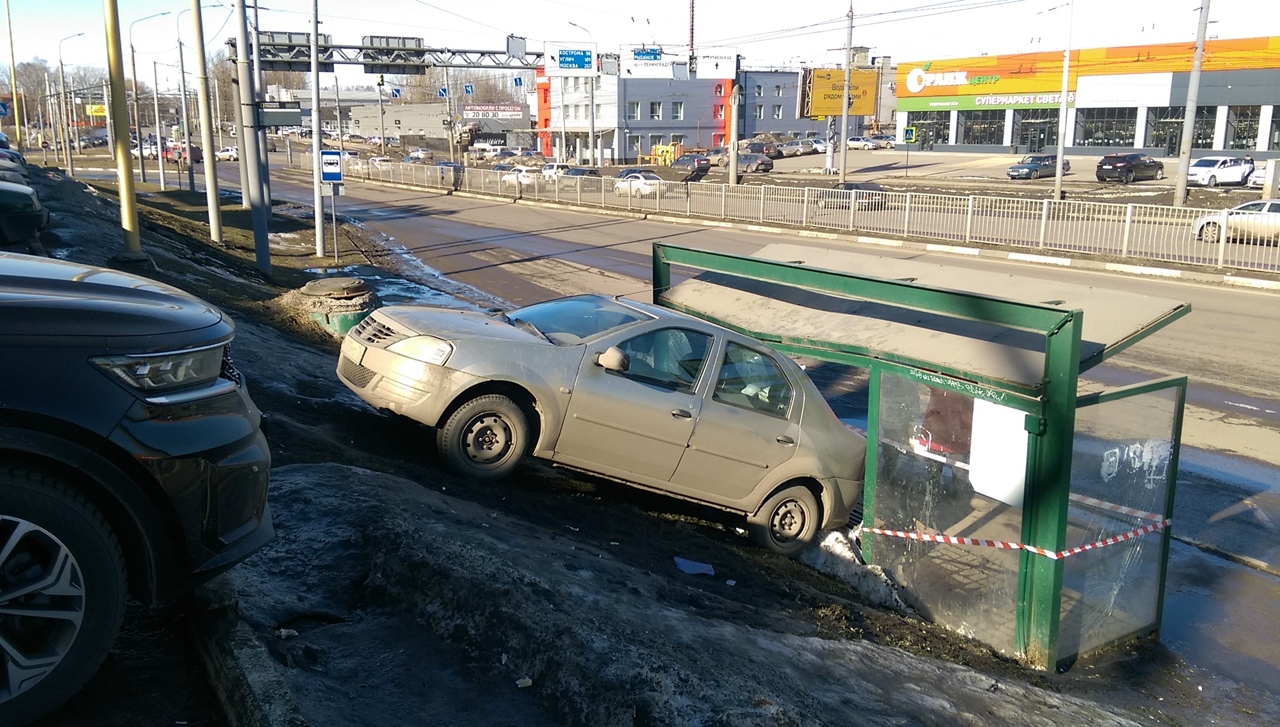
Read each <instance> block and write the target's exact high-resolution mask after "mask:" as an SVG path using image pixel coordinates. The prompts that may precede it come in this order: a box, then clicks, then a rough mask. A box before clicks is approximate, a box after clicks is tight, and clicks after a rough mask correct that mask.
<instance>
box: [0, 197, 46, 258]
mask: <svg viewBox="0 0 1280 727" xmlns="http://www.w3.org/2000/svg"><path fill="white" fill-rule="evenodd" d="M48 224H49V210H47V209H45V208H44V205H42V204H40V195H39V194H37V193H36V191H35V190H34V189H32V188H30V187H28V186H26V185H23V184H14V183H13V182H0V245H14V244H17V243H20V242H23V241H25V240H30V239H31V238H33V237H35V236H36V235H38V234H40V231H41V230H43V229H44V228H45V227H46V226H47V225H48Z"/></svg>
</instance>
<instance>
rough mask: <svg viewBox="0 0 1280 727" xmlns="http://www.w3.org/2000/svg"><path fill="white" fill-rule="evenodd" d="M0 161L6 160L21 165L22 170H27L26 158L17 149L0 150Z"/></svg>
mask: <svg viewBox="0 0 1280 727" xmlns="http://www.w3.org/2000/svg"><path fill="white" fill-rule="evenodd" d="M0 159H8V160H9V161H11V162H16V163H18V164H21V165H22V166H23V168H24V169H25V168H28V167H29V166H30V165H28V164H27V158H26V157H24V156H23V155H22V152H20V151H18V150H17V149H0Z"/></svg>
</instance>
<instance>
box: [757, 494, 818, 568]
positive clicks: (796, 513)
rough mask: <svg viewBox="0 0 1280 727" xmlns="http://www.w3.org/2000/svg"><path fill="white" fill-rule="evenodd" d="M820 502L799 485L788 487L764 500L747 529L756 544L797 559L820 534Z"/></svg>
mask: <svg viewBox="0 0 1280 727" xmlns="http://www.w3.org/2000/svg"><path fill="white" fill-rule="evenodd" d="M818 517H819V516H818V501H817V500H816V499H814V497H813V493H812V492H809V490H808V489H806V488H804V487H800V486H796V487H788V488H787V489H785V490H782V491H781V492H778V493H777V494H775V495H774V496H773V497H770V498H769V499H768V500H766V501H765V503H764V505H763V506H761V507H760V510H759V512H757V513H756V514H755V515H754V516H753V517H752V518H751V519H750V520H748V521H747V529H748V531H749V532H750V533H751V537H752V539H753V540H755V541H756V543H757V544H759V545H761V546H763V547H765V548H767V549H769V550H771V551H773V552H775V553H777V554H779V555H785V556H787V557H788V558H794V557H795V556H797V555H799V554H800V551H802V550H804V549H805V548H806V547H807V546H808V545H809V543H811V542H813V539H814V536H815V535H817V533H818Z"/></svg>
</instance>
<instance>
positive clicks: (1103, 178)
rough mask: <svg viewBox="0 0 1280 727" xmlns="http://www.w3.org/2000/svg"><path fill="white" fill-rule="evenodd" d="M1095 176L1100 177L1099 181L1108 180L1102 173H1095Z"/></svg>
mask: <svg viewBox="0 0 1280 727" xmlns="http://www.w3.org/2000/svg"><path fill="white" fill-rule="evenodd" d="M1095 176H1097V178H1098V181H1099V182H1105V181H1107V180H1106V178H1105V177H1103V176H1102V175H1101V174H1098V175H1095Z"/></svg>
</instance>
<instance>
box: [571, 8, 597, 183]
mask: <svg viewBox="0 0 1280 727" xmlns="http://www.w3.org/2000/svg"><path fill="white" fill-rule="evenodd" d="M569 25H572V26H573V27H575V28H577V29H578V30H581V31H582V32H584V33H586V34H587V41H588V42H590V43H591V45H593V46H594V45H595V44H596V41H595V38H593V37H591V31H590V30H587V29H586V28H584V27H582V26H581V25H578V24H577V23H575V22H573V21H572V20H571V21H569ZM599 61H600V59H599V58H596V52H595V49H594V48H592V50H591V70H592V71H593V72H592V74H591V76H590V77H589V78H588V79H587V94H588V95H587V118H588V119H590V125H589V126H588V129H589V130H588V135H589V139H590V141H591V143H590V144H589V145H588V146H589V147H590V157H589V158H590V159H591V166H593V167H594V166H597V162H596V80H597V79H599V78H600V76H599V74H598V72H597V68H598V67H599Z"/></svg>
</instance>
